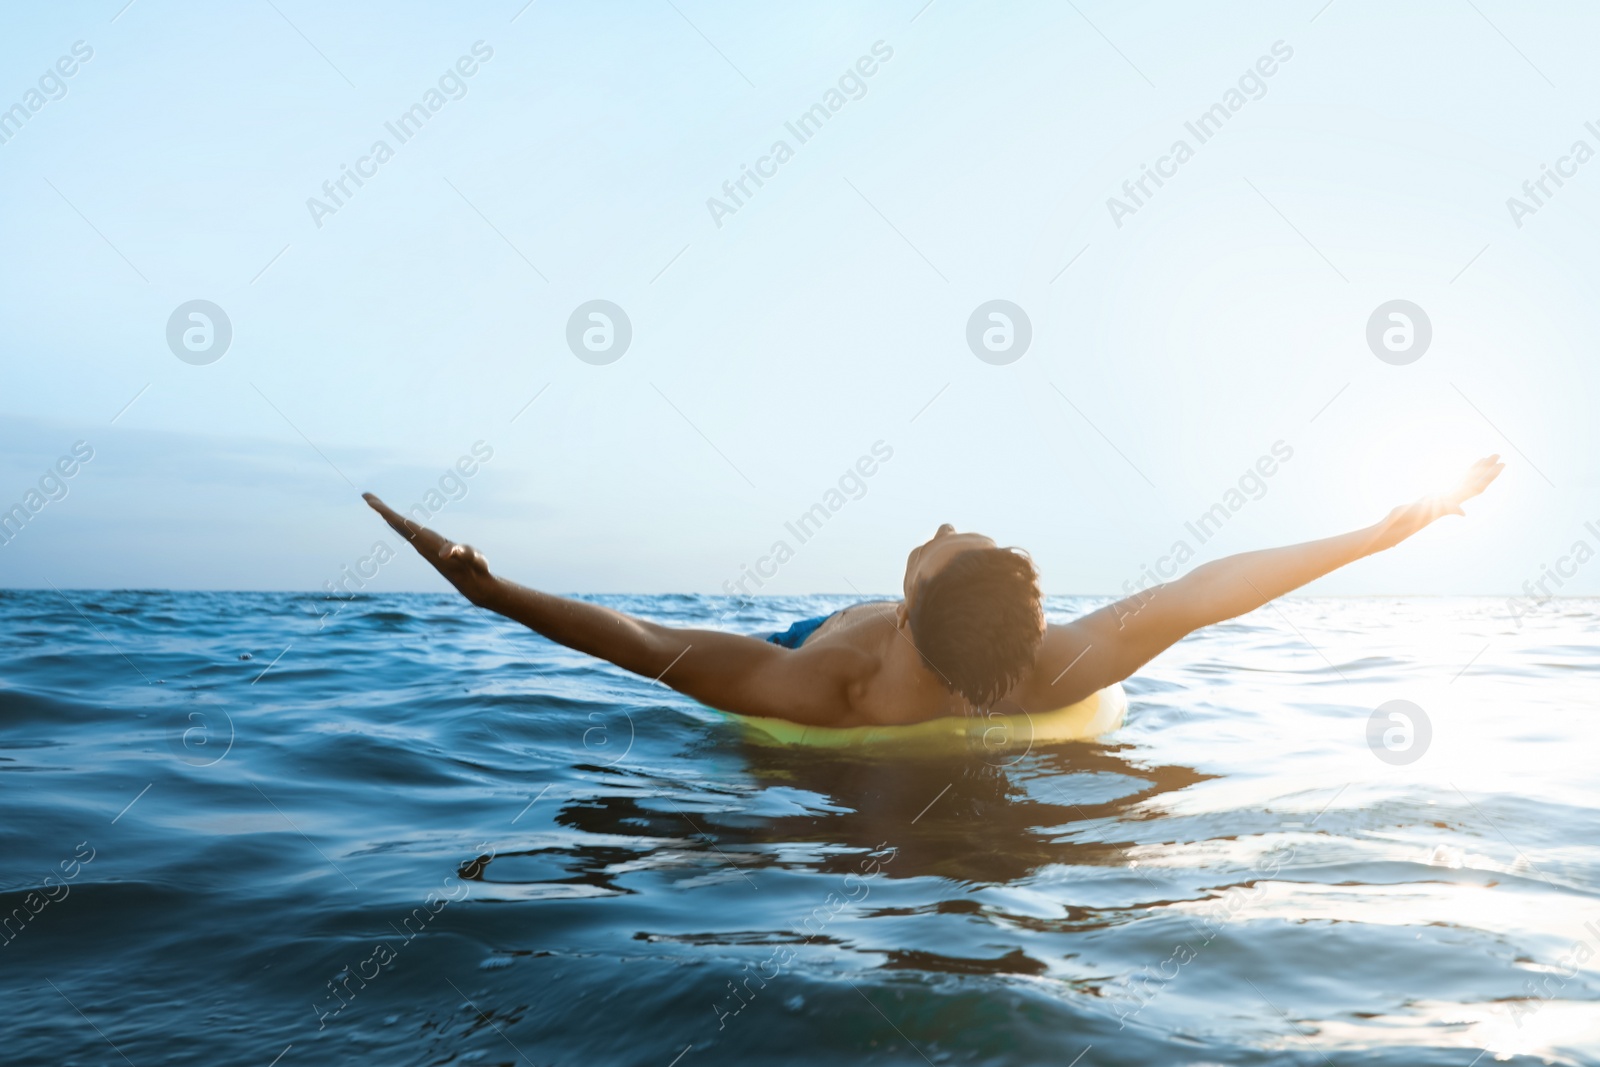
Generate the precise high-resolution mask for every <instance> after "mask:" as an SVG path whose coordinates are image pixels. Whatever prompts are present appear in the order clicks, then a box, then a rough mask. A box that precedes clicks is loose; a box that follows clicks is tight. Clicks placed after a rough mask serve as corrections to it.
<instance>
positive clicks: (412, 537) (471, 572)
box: [361, 493, 495, 605]
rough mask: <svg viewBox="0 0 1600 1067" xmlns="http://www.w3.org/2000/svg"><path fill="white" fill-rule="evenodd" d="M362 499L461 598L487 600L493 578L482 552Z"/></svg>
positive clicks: (372, 498)
mask: <svg viewBox="0 0 1600 1067" xmlns="http://www.w3.org/2000/svg"><path fill="white" fill-rule="evenodd" d="M361 498H362V499H363V500H365V501H366V502H367V504H368V505H369V506H370V507H371V508H372V510H373V511H376V512H377V513H378V514H379V515H382V516H383V519H384V521H385V522H387V523H388V524H389V525H390V526H392V527H394V531H395V532H396V533H398V534H400V535H401V536H403V537H404V538H405V539H406V540H407V541H410V542H411V547H413V548H415V549H416V550H417V554H418V555H420V556H421V557H422V558H423V559H425V560H427V561H428V562H429V563H430V564H432V565H433V569H434V570H436V571H438V572H439V573H440V574H442V575H444V580H445V581H447V582H449V583H450V584H451V585H453V586H455V587H456V589H458V590H459V591H460V592H461V595H462V596H464V597H466V598H467V599H468V600H470V601H472V602H473V603H474V604H480V605H481V604H483V603H484V602H485V600H487V599H488V596H489V593H490V591H491V590H492V589H493V588H494V586H495V577H494V575H492V574H490V573H489V561H488V560H486V559H484V558H483V553H482V552H479V551H478V550H477V549H475V548H473V547H472V546H471V545H460V544H456V543H455V542H454V541H450V540H447V539H446V538H444V537H442V536H440V535H439V534H436V533H434V532H433V531H432V530H430V529H428V528H427V527H426V526H423V525H422V524H420V523H417V522H413V521H412V520H411V519H408V518H406V517H405V516H404V515H402V514H400V513H399V512H397V511H395V510H394V509H393V508H391V507H390V506H389V505H388V504H385V503H384V502H383V501H381V500H379V499H378V498H377V497H376V496H373V495H372V494H371V493H362V494H361Z"/></svg>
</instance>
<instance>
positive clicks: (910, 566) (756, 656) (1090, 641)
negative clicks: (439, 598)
mask: <svg viewBox="0 0 1600 1067" xmlns="http://www.w3.org/2000/svg"><path fill="white" fill-rule="evenodd" d="M1503 468H1504V464H1502V463H1500V457H1499V456H1490V457H1488V458H1486V459H1481V460H1479V461H1478V462H1477V463H1476V464H1474V465H1473V467H1472V469H1471V470H1469V471H1468V472H1467V475H1466V477H1465V478H1463V479H1462V481H1461V484H1460V485H1458V486H1457V487H1456V488H1455V489H1453V490H1451V491H1449V492H1446V493H1440V494H1437V495H1435V496H1428V497H1423V498H1422V499H1421V500H1418V501H1416V502H1415V503H1413V504H1406V505H1402V506H1401V507H1398V508H1395V509H1394V510H1393V511H1391V512H1390V513H1389V514H1388V516H1387V517H1385V518H1384V519H1382V520H1380V521H1379V522H1377V523H1375V524H1374V525H1372V526H1368V527H1365V528H1364V529H1360V530H1354V531H1352V532H1350V533H1346V534H1340V535H1338V536H1336V537H1327V538H1323V539H1322V540H1320V541H1307V542H1305V543H1303V544H1298V545H1289V546H1287V547H1285V548H1269V549H1264V550H1262V551H1258V552H1244V553H1241V554H1239V555H1236V556H1228V557H1226V558H1224V559H1219V560H1214V561H1212V562H1210V563H1205V564H1202V565H1200V566H1198V567H1196V568H1195V569H1194V570H1192V571H1190V572H1189V573H1188V574H1186V575H1184V576H1183V577H1182V578H1178V579H1176V580H1174V581H1171V582H1166V583H1164V584H1161V585H1157V586H1153V587H1151V588H1149V589H1145V590H1143V591H1141V592H1139V593H1136V594H1134V595H1133V596H1131V597H1128V598H1126V599H1123V600H1119V601H1117V602H1116V603H1113V604H1109V605H1107V606H1106V607H1103V608H1101V609H1099V610H1098V611H1093V612H1090V613H1089V614H1087V615H1084V616H1082V617H1081V618H1078V619H1074V620H1073V621H1072V622H1069V623H1066V624H1054V623H1052V624H1046V622H1045V618H1044V611H1043V608H1042V606H1041V603H1040V593H1039V585H1038V578H1037V575H1036V573H1035V571H1034V568H1033V563H1032V561H1031V560H1029V558H1028V556H1027V555H1026V554H1025V553H1023V552H1021V551H1019V550H1016V549H1011V548H1000V547H998V546H997V545H996V544H995V543H994V541H993V540H991V539H990V538H988V537H985V536H984V535H983V534H979V533H958V532H956V530H955V529H954V528H952V527H951V526H950V525H948V524H946V525H944V526H941V527H939V529H938V531H937V532H935V533H934V535H933V537H932V538H931V539H930V540H928V541H927V542H925V543H923V544H921V545H918V546H917V547H916V548H914V549H912V550H911V556H910V558H908V559H907V560H906V573H905V584H904V589H903V592H904V599H902V600H899V601H882V602H876V603H865V604H857V605H854V606H852V607H848V608H845V609H843V610H842V611H837V612H835V613H834V614H832V615H829V616H826V617H825V618H823V619H810V620H806V621H805V622H803V623H797V624H796V625H795V626H793V627H790V629H789V630H788V631H787V632H785V633H782V634H773V635H771V636H770V637H766V638H761V637H746V636H743V635H741V634H730V633H723V632H721V631H717V630H692V629H678V628H675V627H670V626H661V625H658V624H656V623H653V622H646V621H645V620H643V619H636V618H633V617H632V616H629V615H624V614H623V613H621V612H619V611H613V610H612V609H611V608H606V607H601V606H600V605H598V604H587V603H584V602H582V601H578V600H569V599H567V598H565V597H559V596H552V595H550V594H548V593H541V592H539V591H538V590H536V589H529V588H527V587H526V586H522V585H518V584H516V583H515V582H511V581H508V580H506V579H504V578H500V577H497V576H496V575H494V574H492V573H490V571H489V564H488V562H487V561H486V560H485V559H484V558H483V555H482V554H481V553H480V552H478V551H477V550H476V549H474V548H472V547H471V546H469V545H461V544H456V543H454V542H451V541H447V540H446V539H445V538H443V537H441V536H440V535H439V534H437V533H434V532H433V531H432V530H429V529H427V528H425V527H423V526H420V525H418V524H417V523H415V522H413V521H412V520H410V519H407V518H405V517H404V516H402V515H400V514H398V513H396V512H395V511H394V510H393V509H392V508H390V507H389V506H388V505H386V504H384V503H383V501H381V500H379V499H378V498H377V497H375V496H373V495H372V494H371V493H367V494H365V498H366V501H367V503H368V504H370V505H371V506H372V508H373V509H374V510H375V511H377V512H378V513H379V514H380V515H382V516H383V517H384V519H385V520H387V521H388V523H389V525H390V526H392V527H394V529H395V530H396V531H397V532H398V533H400V534H401V535H402V536H404V537H405V538H407V539H408V540H409V541H410V542H411V544H412V545H413V546H414V547H415V548H416V550H417V551H418V552H419V553H421V555H422V558H423V559H425V560H427V561H428V563H430V564H431V565H432V566H433V567H434V568H435V569H436V570H437V571H438V572H439V573H440V574H442V575H444V577H445V580H447V581H448V582H449V583H450V584H451V585H453V586H455V587H456V589H457V590H459V591H460V592H461V594H462V595H463V596H465V597H466V598H467V599H468V600H470V601H471V602H472V603H474V604H476V605H478V606H479V607H482V608H488V609H489V610H490V611H493V612H497V613H498V614H501V615H504V616H505V617H506V618H508V619H513V620H515V621H516V622H520V623H522V624H523V625H524V626H527V627H528V628H529V629H531V630H533V631H535V632H536V633H539V634H541V635H543V636H544V637H547V638H549V639H550V640H552V641H555V642H558V643H559V644H563V645H566V646H567V647H568V648H573V649H576V650H578V651H579V652H584V653H587V654H588V655H591V656H598V657H599V658H601V659H603V660H607V661H609V662H611V663H614V664H616V665H617V666H618V667H621V668H622V669H623V670H627V671H632V672H633V673H634V674H639V675H643V676H644V677H646V678H658V679H660V680H661V681H662V682H663V683H665V684H666V685H669V686H671V687H672V688H673V689H676V690H677V691H678V692H680V693H683V694H684V695H686V696H689V697H691V698H693V699H694V700H697V701H699V702H700V703H702V704H705V705H707V706H709V707H713V708H718V709H720V710H722V711H731V712H738V713H740V714H744V715H760V716H765V717H768V718H775V719H788V720H790V721H791V722H797V723H801V724H804V725H807V726H869V725H878V726H881V725H895V724H902V723H914V722H922V721H924V720H926V719H936V718H939V717H941V716H945V715H965V714H969V713H972V712H991V711H994V712H1002V713H1010V714H1015V713H1017V712H1019V711H1021V712H1027V713H1030V714H1037V713H1042V712H1047V711H1053V710H1055V709H1057V708H1062V707H1066V706H1067V705H1069V704H1074V703H1076V702H1078V701H1080V700H1083V699H1084V698H1086V697H1088V696H1090V695H1091V694H1093V693H1094V692H1096V691H1097V690H1099V689H1103V688H1104V687H1106V686H1108V685H1111V684H1112V683H1113V682H1120V681H1122V680H1123V679H1124V678H1127V677H1128V676H1130V675H1131V674H1133V672H1134V671H1136V670H1138V669H1139V668H1140V667H1142V666H1144V664H1146V663H1148V662H1149V661H1150V660H1151V659H1152V658H1153V657H1155V655H1156V654H1157V653H1159V652H1161V651H1163V650H1164V649H1166V648H1168V647H1170V646H1171V645H1173V644H1175V643H1176V642H1177V641H1178V640H1180V639H1181V638H1183V637H1184V636H1185V635H1187V634H1190V633H1193V632H1194V631H1195V630H1198V629H1200V628H1201V627H1204V626H1210V625H1212V624H1213V623H1219V622H1223V621H1225V620H1227V619H1232V618H1234V617H1236V616H1239V615H1243V614H1245V613H1246V612H1249V611H1253V610H1255V609H1256V608H1259V607H1261V606H1262V605H1263V604H1265V603H1267V602H1268V601H1269V600H1273V599H1275V598H1277V597H1280V596H1283V595H1284V594H1285V593H1288V592H1290V591H1291V590H1294V589H1298V588H1299V587H1300V586H1302V585H1305V584H1306V583H1307V582H1309V581H1312V580H1313V579H1316V578H1320V577H1322V576H1323V575H1325V574H1328V573H1329V572H1331V571H1334V570H1337V569H1338V568H1340V567H1343V566H1344V565H1345V564H1347V563H1353V562H1354V561H1356V560H1358V559H1361V558H1363V557H1364V556H1370V555H1372V554H1373V553H1375V552H1381V551H1383V550H1384V549H1386V548H1393V547H1394V546H1395V545H1397V544H1399V543H1400V542H1401V541H1404V540H1405V539H1406V538H1408V537H1410V536H1411V535H1412V534H1414V533H1416V532H1417V531H1419V530H1421V529H1422V528H1423V527H1425V526H1427V525H1429V524H1430V523H1432V522H1433V521H1434V520H1435V519H1438V518H1440V517H1442V516H1444V515H1460V514H1462V510H1461V505H1462V503H1464V502H1465V501H1467V500H1470V499H1471V498H1473V497H1475V496H1477V495H1478V494H1479V493H1481V492H1483V490H1484V489H1485V488H1486V487H1487V486H1488V485H1489V483H1490V482H1492V481H1494V480H1495V478H1496V477H1497V476H1498V475H1499V474H1500V471H1501V470H1502V469H1503Z"/></svg>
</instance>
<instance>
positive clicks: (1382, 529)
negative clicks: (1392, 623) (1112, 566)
mask: <svg viewBox="0 0 1600 1067" xmlns="http://www.w3.org/2000/svg"><path fill="white" fill-rule="evenodd" d="M1504 466H1505V465H1504V464H1502V463H1501V462H1500V457H1499V456H1489V457H1488V458H1486V459H1481V460H1479V461H1478V462H1477V463H1475V464H1474V465H1473V466H1472V469H1471V470H1469V471H1468V472H1467V475H1466V477H1465V478H1463V479H1462V481H1461V484H1460V485H1459V486H1457V487H1456V488H1455V489H1453V490H1451V491H1450V492H1448V493H1441V494H1438V495H1437V496H1428V497H1423V498H1422V499H1421V500H1418V501H1416V502H1415V503H1413V504H1406V505H1403V506H1401V507H1398V508H1395V509H1394V510H1393V511H1391V512H1390V513H1389V514H1388V515H1387V516H1386V517H1385V518H1383V519H1382V520H1380V521H1379V522H1377V523H1374V524H1373V525H1371V526H1368V527H1365V528H1363V529H1360V530H1354V531H1352V532H1350V533H1346V534H1340V535H1338V536H1336V537H1325V538H1323V539H1322V540H1320V541H1307V542H1305V543H1303V544H1298V545H1288V546H1286V547H1283V548H1268V549H1263V550H1261V551H1258V552H1242V553H1240V554H1239V555H1236V556H1227V557H1224V558H1223V559H1219V560H1213V561H1212V562H1210V563H1204V564H1201V565H1200V566H1198V567H1196V568H1195V569H1194V570H1192V571H1190V572H1189V573H1188V574H1186V575H1184V576H1183V577H1182V578H1179V579H1177V580H1175V581H1171V582H1166V583H1164V584H1162V585H1157V586H1152V587H1151V588H1149V589H1146V590H1144V591H1142V592H1140V593H1135V594H1134V595H1133V596H1131V597H1127V598H1126V599H1123V600H1119V601H1117V602H1116V603H1114V604H1109V605H1107V606H1106V607H1103V608H1101V609H1100V610H1098V611H1095V612H1091V613H1090V614H1088V615H1085V616H1084V617H1083V618H1081V619H1075V620H1073V621H1072V622H1070V623H1068V624H1067V625H1065V626H1052V627H1050V629H1049V631H1048V632H1047V633H1046V635H1045V639H1044V643H1043V645H1042V646H1041V647H1040V652H1039V657H1038V661H1037V665H1036V666H1035V668H1034V673H1033V677H1032V678H1031V679H1030V680H1029V682H1028V683H1027V685H1026V687H1025V692H1026V697H1025V700H1024V702H1023V703H1024V706H1025V707H1026V708H1027V709H1028V710H1029V711H1043V710H1048V709H1049V708H1057V707H1061V706H1063V705H1065V704H1068V703H1072V702H1073V701H1076V700H1081V699H1083V698H1084V697H1086V696H1088V695H1089V694H1090V693H1092V692H1094V691H1095V690H1097V689H1101V688H1104V687H1105V686H1107V685H1110V684H1111V683H1112V682H1120V681H1122V680H1123V679H1124V678H1127V677H1128V676H1130V675H1131V674H1133V672H1134V671H1136V670H1138V669H1139V668H1140V667H1142V666H1144V665H1145V664H1146V663H1148V662H1149V661H1150V660H1151V659H1152V658H1154V657H1155V656H1156V654H1157V653H1159V652H1161V651H1163V650H1165V649H1167V648H1169V647H1171V646H1172V645H1173V644H1175V643H1176V642H1177V641H1179V640H1180V639H1182V638H1183V637H1184V636H1186V635H1188V634H1191V633H1193V632H1194V631H1196V630H1198V629H1201V628H1202V627H1205V626H1210V625H1212V624H1214V623H1219V622H1223V621H1225V620H1227V619H1232V618H1235V617H1236V616H1239V615H1243V614H1245V613H1247V612H1250V611H1254V610H1255V609H1256V608H1259V607H1261V606H1262V605H1263V604H1266V603H1267V602H1268V601H1270V600H1275V599H1276V598H1278V597H1280V596H1283V595H1284V594H1285V593H1288V592H1291V591H1293V590H1295V589H1298V588H1300V587H1301V586H1302V585H1305V584H1306V583H1307V582H1310V581H1313V580H1315V579H1317V578H1321V577H1322V576H1323V575H1325V574H1329V573H1331V572H1332V571H1336V570H1338V569H1339V568H1340V567H1343V566H1344V565H1345V564H1347V563H1353V562H1355V561H1356V560H1358V559H1362V558H1364V557H1366V556H1370V555H1372V554H1373V553H1375V552H1382V551H1383V550H1384V549H1386V548H1393V547H1394V546H1395V545H1397V544H1399V543H1400V542H1401V541H1404V540H1405V539H1406V538H1408V537H1410V536H1411V535H1412V534H1414V533H1416V532H1417V531H1419V530H1421V529H1423V528H1424V527H1426V526H1428V525H1429V524H1430V523H1432V522H1433V521H1434V520H1435V519H1438V518H1441V517H1442V516H1445V515H1460V514H1462V510H1461V505H1462V504H1463V503H1464V502H1465V501H1467V500H1470V499H1471V498H1473V497H1475V496H1477V495H1478V494H1479V493H1481V492H1483V491H1484V489H1485V488H1487V487H1488V485H1489V483H1490V482H1492V481H1494V480H1495V478H1496V477H1498V476H1499V474H1500V471H1501V470H1503V469H1504Z"/></svg>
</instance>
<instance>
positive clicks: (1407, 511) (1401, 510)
mask: <svg viewBox="0 0 1600 1067" xmlns="http://www.w3.org/2000/svg"><path fill="white" fill-rule="evenodd" d="M1505 469H1506V465H1505V464H1504V463H1501V462H1500V456H1499V454H1498V453H1497V454H1495V455H1493V456H1485V457H1484V458H1483V459H1480V460H1478V462H1476V463H1474V464H1473V465H1472V467H1471V469H1469V470H1468V471H1467V473H1466V475H1465V476H1464V477H1463V478H1462V479H1461V483H1460V484H1459V485H1457V486H1455V487H1454V488H1452V489H1449V490H1446V491H1445V492H1442V493H1433V494H1431V495H1429V496H1425V497H1423V498H1422V499H1420V500H1418V501H1415V502H1414V503H1411V504H1402V505H1400V506H1399V507H1397V508H1395V509H1394V510H1393V511H1391V512H1390V513H1389V516H1388V518H1387V519H1385V520H1384V526H1385V527H1386V529H1385V531H1384V535H1383V537H1382V539H1381V541H1382V543H1381V545H1380V547H1382V548H1388V547H1390V546H1392V545H1396V544H1399V543H1400V542H1401V541H1404V540H1405V539H1406V538H1408V537H1410V536H1411V535H1412V534H1414V533H1416V532H1417V531H1418V530H1421V529H1422V528H1423V527H1425V526H1427V525H1428V524H1429V523H1431V522H1433V521H1434V520H1435V519H1439V518H1442V517H1444V516H1445V515H1465V514H1466V512H1464V511H1462V510H1461V505H1462V504H1464V503H1466V502H1467V501H1468V500H1471V499H1472V498H1473V497H1475V496H1477V495H1478V494H1479V493H1481V492H1483V491H1484V490H1485V489H1487V488H1488V487H1489V483H1491V482H1493V481H1494V480H1495V479H1496V478H1498V477H1500V472H1501V471H1503V470H1505Z"/></svg>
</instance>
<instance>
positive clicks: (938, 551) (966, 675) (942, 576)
mask: <svg viewBox="0 0 1600 1067" xmlns="http://www.w3.org/2000/svg"><path fill="white" fill-rule="evenodd" d="M901 621H902V623H904V624H905V625H906V626H907V627H908V628H909V629H910V631H911V640H912V643H913V644H915V645H916V647H917V650H918V651H919V652H921V653H922V658H923V661H924V662H925V663H926V664H927V665H928V667H929V668H930V669H931V670H932V671H933V672H934V673H935V674H936V675H937V676H938V677H939V678H940V680H941V681H943V683H944V685H945V687H946V688H947V689H949V690H950V691H951V692H953V693H958V694H960V695H961V696H962V697H964V698H966V700H967V701H968V703H970V704H972V705H973V706H974V707H976V708H988V707H991V706H992V705H993V704H994V703H995V702H996V701H998V700H999V699H1000V698H1001V697H1003V696H1005V695H1006V693H1008V692H1010V691H1011V689H1012V688H1013V687H1014V686H1015V685H1016V684H1017V683H1018V682H1019V681H1020V680H1021V679H1022V677H1023V675H1024V674H1026V673H1027V670H1028V668H1029V667H1031V666H1032V665H1033V659H1034V655H1035V653H1036V652H1037V651H1038V648H1039V641H1040V639H1041V638H1042V637H1043V636H1044V609H1043V607H1042V605H1041V604H1040V598H1039V578H1038V574H1037V572H1035V571H1034V569H1033V561H1032V560H1030V559H1029V558H1028V557H1027V555H1026V554H1025V553H1023V552H1021V551H1018V550H1016V549H1011V548H1000V547H997V546H996V545H995V543H994V541H993V540H992V539H990V538H988V537H985V536H984V535H982V534H977V533H957V532H956V531H955V528H954V527H952V526H950V525H949V524H948V523H946V524H945V525H943V526H941V527H939V529H938V532H936V533H935V534H934V535H933V538H932V539H931V540H929V541H927V542H926V543H925V544H922V545H918V546H917V547H916V548H914V549H912V551H911V556H910V558H908V559H907V560H906V579H905V603H904V605H903V606H902V608H901Z"/></svg>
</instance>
